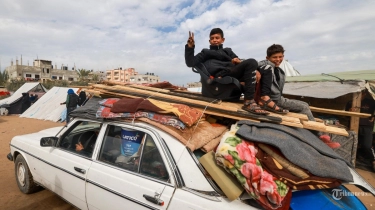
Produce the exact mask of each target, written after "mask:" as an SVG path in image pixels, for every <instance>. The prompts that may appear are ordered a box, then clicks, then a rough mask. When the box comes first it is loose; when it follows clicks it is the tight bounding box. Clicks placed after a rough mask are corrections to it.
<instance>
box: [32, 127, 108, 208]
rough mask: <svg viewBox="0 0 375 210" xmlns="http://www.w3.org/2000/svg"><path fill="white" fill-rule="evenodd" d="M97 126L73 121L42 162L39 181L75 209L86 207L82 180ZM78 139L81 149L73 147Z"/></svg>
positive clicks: (88, 161) (94, 141)
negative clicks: (41, 178)
mask: <svg viewBox="0 0 375 210" xmlns="http://www.w3.org/2000/svg"><path fill="white" fill-rule="evenodd" d="M100 128H101V123H98V122H90V121H75V122H74V123H73V125H72V126H70V127H69V128H68V129H67V131H66V132H64V133H63V134H62V135H61V137H60V139H59V142H58V143H57V145H56V147H55V148H52V149H51V150H50V151H49V153H50V154H48V156H46V157H48V159H47V158H46V160H45V161H46V164H43V166H42V167H43V171H44V172H42V177H43V179H44V180H41V184H43V185H47V186H46V187H48V188H50V189H51V190H52V191H54V192H55V193H57V194H58V195H60V196H61V197H63V198H64V199H65V200H67V201H68V202H70V203H72V204H73V205H75V206H77V207H78V208H79V209H87V204H86V197H85V180H86V175H87V172H88V170H89V167H90V165H91V163H92V154H93V149H94V147H95V144H96V140H97V135H98V134H99V130H100ZM79 143H80V144H82V145H83V147H84V148H81V150H79V149H77V148H76V147H77V146H76V145H78V144H79ZM39 173H40V172H39Z"/></svg>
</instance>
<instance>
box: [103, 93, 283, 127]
mask: <svg viewBox="0 0 375 210" xmlns="http://www.w3.org/2000/svg"><path fill="white" fill-rule="evenodd" d="M100 92H101V93H102V94H105V95H113V96H117V97H129V98H139V97H140V96H137V95H132V94H126V93H114V92H111V91H110V90H101V91H100ZM153 99H154V100H159V99H155V98H153ZM160 101H163V100H160ZM173 103H178V102H173ZM189 106H191V107H194V108H196V109H203V108H202V106H200V107H199V106H196V105H195V104H191V105H189ZM207 111H210V114H212V115H216V116H224V115H225V116H226V117H228V118H230V119H235V120H242V119H244V120H255V121H259V119H262V121H265V122H274V123H280V122H281V119H280V118H277V117H268V118H265V117H264V116H261V115H259V116H257V117H258V118H256V119H254V118H252V116H251V114H250V113H248V112H246V111H235V112H233V111H228V110H224V109H222V110H208V109H206V112H207ZM273 119H275V120H273ZM276 119H277V120H278V121H276Z"/></svg>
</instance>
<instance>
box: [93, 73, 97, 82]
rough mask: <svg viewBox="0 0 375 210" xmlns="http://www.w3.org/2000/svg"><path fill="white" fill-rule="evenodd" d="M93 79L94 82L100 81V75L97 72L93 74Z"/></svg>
mask: <svg viewBox="0 0 375 210" xmlns="http://www.w3.org/2000/svg"><path fill="white" fill-rule="evenodd" d="M92 81H94V82H97V81H99V75H97V74H93V75H92Z"/></svg>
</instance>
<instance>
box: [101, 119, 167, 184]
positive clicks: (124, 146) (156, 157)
mask: <svg viewBox="0 0 375 210" xmlns="http://www.w3.org/2000/svg"><path fill="white" fill-rule="evenodd" d="M99 160H100V161H103V162H106V163H108V164H111V165H113V166H116V167H119V168H122V169H126V170H129V171H133V172H136V173H140V174H143V175H146V176H149V177H152V178H156V179H160V180H164V181H168V178H169V176H168V172H167V170H166V168H165V165H164V162H163V160H162V158H161V155H160V152H159V150H158V148H157V147H156V145H155V142H154V140H153V139H152V137H151V136H150V135H148V134H147V133H145V132H143V131H139V130H134V129H129V128H123V127H120V126H115V125H108V126H107V130H106V132H105V136H104V140H103V145H102V148H101V150H100V154H99Z"/></svg>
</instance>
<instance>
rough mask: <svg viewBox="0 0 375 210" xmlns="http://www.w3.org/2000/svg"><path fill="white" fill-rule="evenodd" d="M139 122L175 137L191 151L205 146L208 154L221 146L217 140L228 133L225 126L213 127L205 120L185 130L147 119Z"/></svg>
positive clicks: (140, 119) (141, 119)
mask: <svg viewBox="0 0 375 210" xmlns="http://www.w3.org/2000/svg"><path fill="white" fill-rule="evenodd" d="M138 120H139V121H142V122H146V123H148V124H151V125H154V126H155V127H158V128H160V129H161V130H163V131H165V132H166V133H168V134H169V135H171V136H173V137H175V138H176V139H177V140H179V141H180V142H181V143H183V144H184V145H185V146H186V147H188V148H189V149H190V150H191V151H194V150H197V149H200V148H202V147H203V146H205V148H204V150H206V151H207V152H209V151H211V150H212V149H214V148H215V147H216V146H217V145H218V144H219V142H217V138H219V137H220V136H221V135H222V134H223V133H225V131H227V128H226V127H225V126H212V125H211V124H210V123H209V122H207V121H205V120H201V121H200V122H199V123H198V124H197V125H196V126H194V127H186V128H185V129H184V130H178V129H176V128H174V127H170V126H168V127H167V126H165V125H162V124H160V123H156V122H153V121H150V120H149V119H146V118H138ZM206 145H207V146H206Z"/></svg>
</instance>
